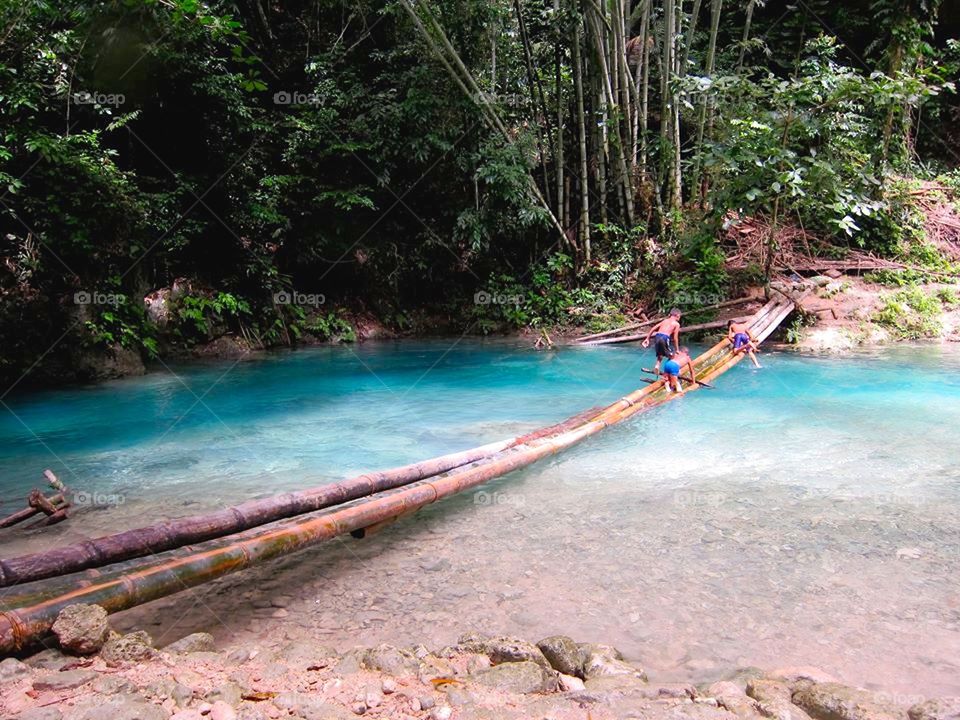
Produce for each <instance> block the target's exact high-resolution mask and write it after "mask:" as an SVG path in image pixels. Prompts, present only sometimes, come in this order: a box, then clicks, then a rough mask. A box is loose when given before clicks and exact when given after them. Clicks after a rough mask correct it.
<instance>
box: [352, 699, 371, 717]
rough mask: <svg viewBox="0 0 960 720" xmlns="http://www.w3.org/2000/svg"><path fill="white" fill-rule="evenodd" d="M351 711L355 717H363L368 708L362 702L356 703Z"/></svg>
mask: <svg viewBox="0 0 960 720" xmlns="http://www.w3.org/2000/svg"><path fill="white" fill-rule="evenodd" d="M350 710H352V711H353V714H354V715H363V714H364V713H365V712H366V711H367V706H366V705H364V704H363V703H362V702H355V703H353V704H352V705H351V706H350Z"/></svg>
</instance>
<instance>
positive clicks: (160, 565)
mask: <svg viewBox="0 0 960 720" xmlns="http://www.w3.org/2000/svg"><path fill="white" fill-rule="evenodd" d="M793 308H794V305H793V302H792V301H791V300H789V299H787V298H786V297H784V296H782V295H781V296H780V297H779V298H775V299H773V300H771V301H770V302H768V303H767V304H766V305H764V306H763V308H761V309H760V311H758V312H757V314H756V315H754V316H753V318H752V319H751V323H750V327H751V332H752V334H753V335H754V337H756V338H757V340H758V342H759V341H762V340H764V339H766V338H767V337H768V336H769V335H770V333H772V332H773V331H774V330H775V329H776V328H777V326H778V325H779V324H780V323H781V322H782V321H783V320H784V319H785V318H786V317H787V315H789V314H790V312H791V311H792V310H793ZM742 358H743V354H734V353H732V352H731V351H730V345H729V343H728V342H726V341H725V340H724V341H722V342H720V343H717V344H716V345H714V346H713V347H712V348H710V349H709V350H708V351H707V352H705V353H704V354H703V355H701V356H700V357H698V358H697V359H696V360H695V361H694V363H695V366H696V368H697V374H698V375H700V376H702V378H703V379H704V381H709V380H712V379H713V378H716V377H718V376H719V375H720V374H722V373H723V372H725V371H726V370H728V369H729V368H730V367H732V366H733V365H735V364H736V363H737V362H739V361H740V360H742ZM696 389H697V387H696V386H693V387H691V388H690V390H689V391H688V392H690V391H695V390H696ZM677 397H678V396H677V395H675V394H674V393H670V392H668V391H667V390H666V389H665V387H664V384H663V381H662V380H658V381H656V382H654V383H653V384H651V385H648V386H646V387H643V388H641V389H639V390H635V391H634V392H632V393H630V394H629V395H627V396H626V397H624V398H621V399H620V400H618V401H616V402H614V403H612V404H611V405H608V406H607V407H606V408H604V409H603V410H601V411H599V412H597V413H591V414H590V415H589V416H585V417H587V418H588V419H586V420H585V421H582V422H579V424H575V423H574V424H572V425H573V426H572V427H571V426H570V425H571V423H570V421H567V423H561V424H560V425H558V426H555V427H569V429H566V430H564V431H562V432H560V433H558V434H553V435H548V436H545V437H541V438H539V439H534V440H532V441H530V442H527V443H524V444H522V445H512V444H510V443H505V444H504V445H505V448H504V449H503V450H501V451H499V452H498V453H496V454H494V455H492V456H490V457H488V458H486V459H485V460H483V461H481V462H479V463H477V464H475V465H471V466H469V467H467V466H460V467H458V468H457V469H455V470H453V471H451V472H449V473H446V474H444V475H438V476H435V477H431V478H429V479H426V480H422V481H419V482H414V483H412V484H409V485H408V486H405V487H401V488H397V489H394V490H391V491H388V492H379V493H376V494H373V495H371V496H370V497H367V498H364V499H362V500H358V501H355V502H352V503H348V504H346V505H343V506H341V507H337V508H332V509H329V508H328V509H325V510H322V511H318V512H315V513H310V514H306V515H304V516H302V517H298V518H296V519H295V520H289V521H287V522H286V523H285V524H283V525H282V526H280V527H274V528H272V529H267V528H260V529H257V530H247V531H244V532H242V533H236V534H233V535H230V536H227V537H223V538H219V539H216V540H212V541H209V542H207V543H204V544H203V545H202V546H200V547H196V548H192V549H191V550H190V552H189V554H187V555H182V554H181V556H179V557H176V558H174V559H170V558H162V557H161V558H156V559H153V560H145V561H143V562H142V563H141V564H140V565H139V566H138V567H136V568H135V569H133V570H131V571H129V572H125V573H123V574H122V575H120V576H116V577H111V578H98V579H97V580H95V581H93V582H92V583H91V584H89V585H86V586H82V585H77V586H75V587H73V588H71V589H69V590H66V591H64V592H62V593H61V594H58V595H55V596H53V597H42V598H41V599H38V600H36V601H34V602H32V603H29V604H23V605H17V606H11V605H8V604H5V607H4V612H2V613H0V653H12V652H16V651H18V650H20V649H22V648H24V647H26V646H27V645H29V644H31V643H33V642H35V641H36V640H37V639H38V638H39V637H41V636H42V635H43V634H44V633H46V632H48V631H49V629H50V627H51V625H52V624H53V622H54V620H55V619H56V617H57V615H58V613H59V612H60V611H61V610H62V609H63V608H64V607H66V606H67V605H70V604H74V603H95V604H98V605H101V606H102V607H103V608H105V609H106V610H107V611H108V612H118V611H120V610H125V609H127V608H130V607H133V606H135V605H138V604H141V603H145V602H149V601H151V600H155V599H157V598H161V597H164V596H166V595H169V594H172V593H175V592H179V591H181V590H184V589H186V588H189V587H194V586H197V585H199V584H201V583H204V582H207V581H210V580H213V579H216V578H219V577H223V576H224V575H227V574H230V573H233V572H236V571H238V570H242V569H244V568H247V567H250V566H251V565H255V564H259V563H262V562H265V561H267V560H270V559H272V558H275V557H280V556H284V555H287V554H289V553H292V552H296V551H298V550H301V549H303V548H306V547H310V546H313V545H316V544H318V543H320V542H323V541H325V540H328V539H331V538H333V537H336V536H338V535H341V534H345V533H350V532H354V531H361V530H365V529H367V528H371V529H373V528H377V527H379V526H381V524H382V523H385V522H387V521H389V520H390V519H392V518H396V517H398V516H402V515H405V514H408V513H411V512H415V511H416V510H418V509H420V508H422V507H424V506H426V505H429V504H431V503H434V502H436V501H438V500H440V499H441V498H444V497H447V496H449V495H453V494H456V493H459V492H463V491H465V490H468V489H470V488H473V487H476V486H477V485H480V484H482V483H484V482H487V481H488V480H490V479H492V478H495V477H499V476H501V475H504V474H506V473H508V472H511V471H513V470H516V469H518V468H521V467H524V466H527V465H530V464H532V463H534V462H536V461H537V460H540V459H541V458H544V457H547V456H549V455H551V454H554V453H556V452H559V451H560V450H563V449H565V448H567V447H570V446H572V445H574V444H576V443H579V442H581V441H582V440H584V439H586V438H588V437H590V436H592V435H594V434H596V433H598V432H600V431H601V430H603V429H604V428H606V427H608V426H610V425H613V424H616V423H619V422H621V421H623V420H625V419H627V418H629V417H632V416H633V415H635V414H637V413H639V412H642V411H644V410H647V409H650V408H652V407H656V406H658V405H661V404H663V403H665V402H669V401H672V400H675V399H676V398H677ZM531 435H534V436H535V435H537V433H532V434H531ZM180 552H181V553H182V551H180ZM58 580H59V578H58ZM37 585H39V586H40V588H39V590H38V591H37V593H38V595H40V594H41V593H42V587H43V585H44V583H37Z"/></svg>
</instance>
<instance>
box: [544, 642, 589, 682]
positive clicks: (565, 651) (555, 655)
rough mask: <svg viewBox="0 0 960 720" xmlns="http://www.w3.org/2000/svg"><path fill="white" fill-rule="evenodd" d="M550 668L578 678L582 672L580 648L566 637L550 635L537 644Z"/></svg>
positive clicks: (582, 658)
mask: <svg viewBox="0 0 960 720" xmlns="http://www.w3.org/2000/svg"><path fill="white" fill-rule="evenodd" d="M537 648H538V649H539V650H540V652H542V653H543V655H544V657H545V658H547V662H548V663H550V666H551V667H552V668H553V669H554V670H556V671H557V672H559V673H563V674H564V675H574V676H577V677H579V676H580V675H581V673H582V672H583V661H584V659H585V658H584V656H583V653H582V652H581V650H580V647H579V646H578V645H577V644H576V643H575V642H574V641H573V640H571V639H570V638H568V637H567V636H566V635H551V636H550V637H547V638H544V639H543V640H541V641H540V642H538V643H537Z"/></svg>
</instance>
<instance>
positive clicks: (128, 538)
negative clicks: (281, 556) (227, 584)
mask: <svg viewBox="0 0 960 720" xmlns="http://www.w3.org/2000/svg"><path fill="white" fill-rule="evenodd" d="M586 412H590V411H586ZM583 415H584V413H580V414H578V415H575V416H573V417H572V418H568V419H567V420H564V421H563V422H561V423H557V424H556V425H551V426H549V427H546V428H542V429H540V430H536V431H534V432H533V433H529V434H527V435H521V436H520V437H516V438H513V439H511V440H506V441H500V442H495V443H489V444H487V445H481V446H479V447H475V448H471V449H469V450H464V451H461V452H457V453H451V454H449V455H441V456H439V457H436V458H432V459H430V460H425V461H423V462H418V463H414V464H412V465H404V466H402V467H397V468H392V469H389V470H382V471H379V472H373V473H367V474H364V475H360V476H358V477H355V478H351V479H349V480H344V481H342V482H338V483H331V484H329V485H322V486H319V487H315V488H309V489H307V490H300V491H296V492H291V493H285V494H282V495H275V496H273V497H269V498H262V499H258V500H250V501H248V502H245V503H241V504H240V505H236V506H233V507H228V508H224V509H222V510H219V511H217V512H214V513H209V514H205V515H193V516H190V517H185V518H180V519H176V520H170V521H167V522H163V523H158V524H156V525H151V526H148V527H144V528H138V529H135V530H127V531H124V532H121V533H116V534H114V535H106V536H103V537H99V538H94V539H91V540H86V541H83V542H79V543H76V544H74V545H67V546H64V547H60V548H55V549H54V550H49V551H47V552H43V553H34V554H31V555H23V556H21V557H17V558H11V559H8V560H0V587H3V586H8V585H14V584H19V583H25V582H32V581H34V580H41V579H43V578H48V577H54V576H57V575H64V574H67V573H73V572H77V571H80V570H84V569H86V568H92V567H99V566H102V565H108V564H110V563H114V562H118V561H122V560H127V559H130V558H136V557H142V556H144V555H153V554H156V553H158V552H163V551H165V550H170V549H173V548H176V547H181V546H184V545H189V544H192V543H198V542H203V541H205V540H210V539H213V538H216V537H221V536H223V535H229V534H232V533H236V532H240V531H243V530H247V529H249V528H253V527H258V526H260V525H265V524H267V523H271V522H274V521H276V520H281V519H284V518H288V517H293V516H296V515H302V514H304V513H308V512H313V511H315V510H320V509H322V508H325V507H330V506H331V505H337V504H340V503H344V502H348V501H350V500H355V499H356V498H359V497H363V496H365V495H371V494H373V493H376V492H381V491H383V490H388V489H391V488H395V487H399V486H401V485H406V484H409V483H411V482H416V481H417V480H422V479H423V478H427V477H431V476H433V475H438V474H440V473H444V472H447V471H449V470H452V469H454V468H457V467H462V466H463V465H468V464H470V463H475V462H478V461H480V460H483V459H485V458H488V457H491V456H493V455H496V454H497V453H498V452H500V451H502V450H505V449H507V448H509V447H512V446H515V445H520V444H523V443H525V442H527V441H528V440H530V439H532V438H535V437H544V436H545V435H549V434H551V433H558V432H562V431H563V430H565V429H568V428H569V427H570V426H571V424H572V423H577V422H580V421H581V419H582V417H583ZM35 512H36V511H35Z"/></svg>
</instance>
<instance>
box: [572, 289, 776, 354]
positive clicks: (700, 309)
mask: <svg viewBox="0 0 960 720" xmlns="http://www.w3.org/2000/svg"><path fill="white" fill-rule="evenodd" d="M754 300H757V298H756V297H754V296H753V295H747V296H746V297H742V298H737V299H736V300H725V301H724V302H721V303H716V304H714V305H704V306H703V307H698V308H694V309H692V310H687V313H700V312H707V311H709V310H720V309H721V308H726V307H733V306H734V305H743V304H744V303H748V302H752V301H754ZM666 319H667V318H666V316H664V317H661V318H654V319H653V320H643V321H641V322H637V323H631V324H630V325H622V326H621V327H618V328H614V329H613V330H605V331H604V332H598V333H594V334H593V335H584V336H583V337H581V338H577V340H576V342H578V343H582V342H589V341H591V340H597V339H599V338H602V337H609V336H610V335H616V334H618V333H622V332H627V331H629V330H636V329H637V328H642V327H650V326H651V325H654V324H656V323H658V322H660V321H662V320H666Z"/></svg>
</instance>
